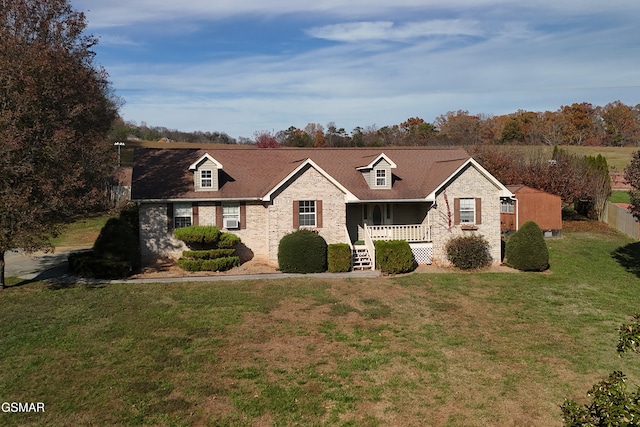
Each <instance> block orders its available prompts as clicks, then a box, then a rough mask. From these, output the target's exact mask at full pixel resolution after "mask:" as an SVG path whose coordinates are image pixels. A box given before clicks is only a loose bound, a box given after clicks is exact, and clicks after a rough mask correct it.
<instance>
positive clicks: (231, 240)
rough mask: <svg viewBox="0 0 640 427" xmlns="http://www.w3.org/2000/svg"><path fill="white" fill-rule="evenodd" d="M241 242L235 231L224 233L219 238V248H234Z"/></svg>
mask: <svg viewBox="0 0 640 427" xmlns="http://www.w3.org/2000/svg"><path fill="white" fill-rule="evenodd" d="M239 243H240V238H239V237H238V236H236V235H235V234H233V233H222V234H220V239H219V240H218V248H232V247H234V246H235V245H237V244H239Z"/></svg>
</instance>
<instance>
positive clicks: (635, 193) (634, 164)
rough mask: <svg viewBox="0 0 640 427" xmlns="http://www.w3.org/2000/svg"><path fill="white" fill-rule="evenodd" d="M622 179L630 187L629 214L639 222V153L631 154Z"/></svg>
mask: <svg viewBox="0 0 640 427" xmlns="http://www.w3.org/2000/svg"><path fill="white" fill-rule="evenodd" d="M624 179H625V181H627V182H628V183H629V185H630V186H631V190H629V198H630V199H631V203H630V205H629V212H631V213H632V214H633V216H634V217H636V219H638V220H640V151H636V152H634V153H633V157H632V159H631V161H630V162H629V164H628V165H627V167H626V168H624Z"/></svg>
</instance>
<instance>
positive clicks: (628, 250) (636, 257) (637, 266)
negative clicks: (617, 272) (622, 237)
mask: <svg viewBox="0 0 640 427" xmlns="http://www.w3.org/2000/svg"><path fill="white" fill-rule="evenodd" d="M611 256H612V257H613V259H615V260H616V261H618V264H620V265H621V266H623V267H624V268H625V269H626V270H627V271H628V272H629V273H633V274H635V275H636V276H637V277H640V242H635V243H629V244H628V245H625V246H621V247H619V248H618V249H616V250H615V251H613V252H611Z"/></svg>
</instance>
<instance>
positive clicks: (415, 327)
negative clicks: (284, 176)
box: [0, 225, 640, 426]
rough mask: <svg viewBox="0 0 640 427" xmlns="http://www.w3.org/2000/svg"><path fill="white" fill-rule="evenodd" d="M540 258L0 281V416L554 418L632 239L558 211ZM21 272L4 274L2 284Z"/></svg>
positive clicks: (17, 420) (611, 364) (633, 371)
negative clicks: (345, 271)
mask: <svg viewBox="0 0 640 427" xmlns="http://www.w3.org/2000/svg"><path fill="white" fill-rule="evenodd" d="M563 234H564V237H563V238H562V239H557V240H550V241H548V245H549V248H550V255H551V271H550V272H546V273H541V274H540V273H471V274H467V273H446V274H409V275H403V276H397V277H384V278H380V279H350V280H344V279H341V280H337V279H336V280H329V279H324V280H321V279H315V278H310V277H309V278H300V279H282V280H267V281H259V280H255V281H244V282H240V281H238V282H211V283H205V282H197V283H196V282H191V283H189V282H184V283H174V284H139V285H138V284H111V285H93V286H90V285H77V286H71V287H60V286H55V285H49V284H46V283H41V282H38V283H29V284H25V285H21V286H14V287H10V288H8V289H7V290H5V291H2V292H0V306H1V307H2V310H1V311H0V336H1V337H2V345H1V346H0V364H1V366H2V367H3V369H2V370H1V371H0V390H2V399H3V401H8V402H13V401H16V402H44V403H45V405H46V410H45V412H44V413H34V414H10V413H2V412H0V424H1V425H6V426H24V425H44V424H47V425H60V426H79V425H171V426H187V425H198V426H270V425H280V426H284V425H304V426H324V425H327V426H328V425H331V426H333V425H338V426H387V425H393V426H396V425H398V426H424V425H433V426H487V425H492V426H502V425H505V426H514V425H518V426H558V425H561V422H562V420H561V413H560V410H559V405H560V404H562V402H563V400H564V398H565V397H570V398H574V399H577V400H579V401H582V402H586V392H587V390H588V389H589V388H590V387H591V386H592V385H593V384H594V383H595V382H596V381H598V380H600V379H602V378H604V377H606V376H607V374H608V373H609V372H610V371H612V370H615V369H619V370H622V371H624V372H625V373H626V374H627V375H628V376H629V378H630V382H631V384H638V383H640V363H638V362H640V360H638V358H637V357H636V358H635V359H634V356H633V355H629V356H624V357H622V358H619V357H618V356H617V355H616V352H615V346H616V343H617V327H618V326H619V325H620V324H621V323H622V322H624V321H626V320H628V318H629V316H630V315H631V314H633V313H634V312H637V311H638V307H639V306H638V301H640V278H639V276H640V268H639V265H640V261H639V258H638V256H639V255H638V254H639V253H640V250H639V249H638V245H639V244H638V243H632V242H631V241H630V240H628V239H627V238H626V237H624V236H622V235H620V234H617V233H615V232H613V231H610V230H608V229H606V228H604V227H596V226H593V225H591V226H590V227H588V228H587V229H584V228H583V227H575V225H573V226H567V227H565V230H564V233H563ZM15 282H16V281H15V280H13V281H11V280H10V283H15Z"/></svg>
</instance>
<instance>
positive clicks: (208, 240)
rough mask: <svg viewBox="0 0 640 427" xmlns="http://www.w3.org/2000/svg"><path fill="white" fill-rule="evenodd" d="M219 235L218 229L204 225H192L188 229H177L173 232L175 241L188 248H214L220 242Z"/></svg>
mask: <svg viewBox="0 0 640 427" xmlns="http://www.w3.org/2000/svg"><path fill="white" fill-rule="evenodd" d="M220 234H221V233H220V230H219V229H218V227H213V226H206V225H192V226H190V227H183V228H177V229H175V230H174V231H173V235H174V236H175V237H176V239H178V240H182V241H183V242H184V243H185V244H186V245H187V246H189V247H191V246H192V245H203V246H210V247H212V248H215V247H217V244H218V240H220Z"/></svg>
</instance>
